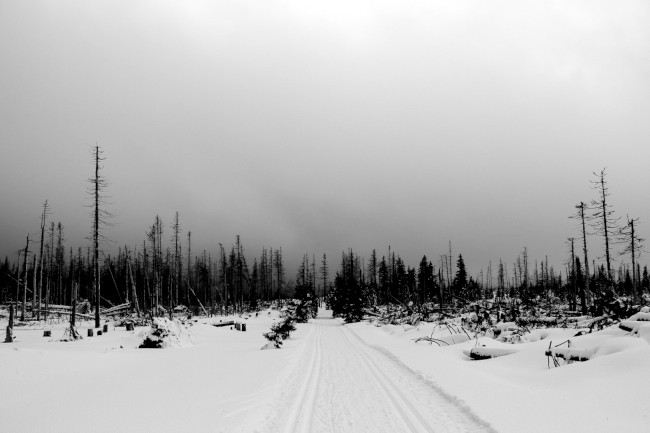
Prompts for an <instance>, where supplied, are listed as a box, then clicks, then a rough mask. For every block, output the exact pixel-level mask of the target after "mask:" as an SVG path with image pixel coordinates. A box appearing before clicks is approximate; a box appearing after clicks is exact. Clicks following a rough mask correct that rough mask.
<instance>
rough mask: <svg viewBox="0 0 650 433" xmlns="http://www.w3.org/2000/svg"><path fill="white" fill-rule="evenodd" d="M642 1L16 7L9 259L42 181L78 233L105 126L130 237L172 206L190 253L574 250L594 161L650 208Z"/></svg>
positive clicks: (120, 236) (5, 196)
mask: <svg viewBox="0 0 650 433" xmlns="http://www.w3.org/2000/svg"><path fill="white" fill-rule="evenodd" d="M649 15H650V13H649V7H648V6H647V5H646V4H645V2H641V1H638V2H626V3H625V4H613V3H610V2H593V1H589V2H571V3H567V2H560V1H551V2H543V3H533V2H519V1H503V2H490V3H489V4H488V3H485V2H464V3H462V4H460V3H458V2H454V3H448V2H423V3H409V4H406V3H404V2H397V1H351V2H350V1H346V2H342V1H341V2H339V1H328V2H324V1H309V2H287V1H277V2H268V1H241V2H220V1H219V2H208V1H205V2H204V1H185V2H181V3H177V2H166V1H156V2H110V3H105V2H92V1H90V2H89V1H84V2H78V1H62V2H57V3H56V4H53V3H50V2H29V3H25V2H3V3H2V4H1V5H0V58H1V59H2V62H1V63H2V65H3V67H2V69H1V70H0V101H2V102H0V143H2V151H1V152H2V160H1V162H0V197H1V198H2V206H1V207H0V221H2V224H1V226H2V227H0V240H1V243H0V247H1V251H0V253H1V254H2V255H5V254H10V255H13V254H14V251H15V250H16V249H18V248H21V247H22V242H23V241H22V239H23V238H24V236H25V234H26V233H27V232H32V233H35V232H36V231H37V230H38V216H39V213H40V205H41V204H42V202H43V201H44V200H45V199H48V200H49V201H50V203H51V205H52V211H53V216H52V218H53V219H55V220H57V221H58V220H61V221H62V222H63V223H64V225H66V232H67V233H68V240H69V243H71V244H72V243H79V244H83V243H84V242H85V241H84V240H83V237H84V236H85V235H86V233H87V231H88V230H89V225H90V223H89V220H88V213H87V212H88V210H87V209H85V208H84V207H83V206H84V204H85V203H86V202H87V197H86V196H85V189H86V186H87V185H85V184H84V182H85V180H86V179H87V178H88V177H90V176H91V175H92V165H91V161H90V156H89V153H88V148H89V146H91V145H94V144H95V143H98V144H99V145H101V146H102V147H103V148H104V150H105V152H106V158H107V159H106V161H105V172H104V173H105V175H106V177H107V178H108V180H109V181H110V183H111V186H110V188H109V192H110V194H111V196H112V199H111V201H112V204H111V205H110V206H109V207H110V210H111V211H112V212H113V213H115V214H116V217H115V223H116V225H115V226H114V227H112V228H108V229H107V234H108V235H109V237H111V238H112V239H114V241H115V243H116V244H118V245H121V244H128V245H136V244H137V245H139V244H140V243H141V242H142V240H143V239H144V233H145V232H146V230H147V227H148V225H149V224H151V222H152V221H153V218H154V216H155V215H156V214H160V216H161V217H162V218H163V219H164V220H165V221H166V223H167V224H169V223H170V222H171V220H172V218H173V215H174V212H175V211H179V212H180V215H181V223H182V225H183V227H184V229H185V230H187V229H189V230H192V232H193V234H194V241H195V242H196V244H195V246H196V249H195V251H198V250H201V249H203V248H205V249H208V250H213V251H215V250H216V246H217V244H218V242H222V243H224V244H227V245H228V244H230V243H231V242H233V240H234V236H235V234H237V233H239V234H241V235H242V237H243V240H244V244H245V246H246V247H247V250H248V252H249V253H251V254H252V253H257V251H258V250H259V249H260V248H261V246H262V245H265V246H267V247H268V246H273V247H279V246H282V247H283V249H284V250H285V252H286V255H287V259H288V260H296V261H297V260H298V258H299V257H300V256H301V254H302V253H303V252H310V253H311V252H313V253H315V254H317V255H320V254H322V253H323V252H326V253H328V255H330V256H331V257H332V258H335V260H338V254H339V253H340V251H341V250H342V249H345V248H346V247H353V248H355V249H356V250H359V251H361V252H364V253H366V252H368V251H370V249H372V248H377V249H380V250H382V251H385V250H386V249H387V246H388V245H389V244H390V245H392V246H393V247H394V248H395V250H396V251H397V252H398V253H400V254H401V255H402V256H403V257H404V258H405V259H407V260H409V261H410V262H411V263H412V264H415V261H416V260H419V258H420V257H421V255H422V254H427V255H429V256H430V257H433V258H437V257H438V256H439V255H440V254H443V253H444V252H445V251H446V249H447V241H448V240H451V241H452V242H453V243H454V250H455V251H460V252H462V253H463V254H464V256H465V257H466V261H467V262H468V264H469V265H470V268H471V269H474V270H477V269H478V268H480V267H485V266H487V263H488V261H489V260H493V261H498V259H499V258H503V259H504V260H506V261H511V260H512V259H514V258H515V257H516V255H517V254H518V253H519V252H520V251H521V250H522V249H523V247H524V245H527V246H528V249H529V252H530V254H531V256H533V257H540V258H541V257H542V256H543V255H545V254H549V258H550V259H551V260H553V261H554V263H555V264H556V266H561V263H562V261H563V260H564V259H565V257H566V246H565V245H564V240H565V238H566V237H567V236H574V235H576V234H577V233H576V230H575V228H574V226H573V222H571V221H569V220H568V219H567V216H568V215H569V214H570V213H571V212H572V210H573V205H574V204H576V203H577V202H579V201H581V200H583V201H588V200H589V199H590V198H591V197H592V196H593V193H592V192H591V191H590V189H589V185H588V182H587V180H588V179H589V178H590V176H591V172H592V171H595V170H599V169H601V168H602V167H604V166H607V167H608V170H609V176H610V181H611V190H612V194H613V196H612V200H613V203H614V205H615V206H616V209H617V211H618V212H619V213H620V214H622V215H624V214H625V213H629V214H630V215H632V216H635V217H636V216H638V217H641V223H642V224H643V221H644V219H645V218H646V215H648V205H647V204H646V203H645V202H646V200H644V199H643V197H642V196H641V195H640V194H642V193H643V190H642V188H641V186H642V185H646V184H648V181H650V174H648V171H647V170H646V169H645V165H646V163H645V161H646V160H647V157H648V156H649V155H648V154H649V151H648V146H647V143H648V142H649V141H648V138H650V126H649V124H648V122H647V118H648V114H649V112H650V110H649V108H650V103H649V102H648V101H650V98H649V96H650V91H649V90H650V85H649V84H648V80H647V77H648V75H649V73H650V59H649V56H648V53H649V52H650V49H649V48H650V47H648V42H649V41H650V34H649V32H650V30H649V29H648V27H647V20H648V17H649ZM593 244H594V248H596V247H597V246H598V245H599V243H598V240H597V239H593ZM384 253H385V252H384Z"/></svg>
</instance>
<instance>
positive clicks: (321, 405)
mask: <svg viewBox="0 0 650 433" xmlns="http://www.w3.org/2000/svg"><path fill="white" fill-rule="evenodd" d="M231 319H235V320H240V321H242V322H244V323H246V324H247V331H246V332H239V331H236V330H232V329H230V326H226V327H214V326H211V324H212V323H213V322H217V323H218V322H219V321H220V320H223V321H226V320H231ZM273 320H277V312H275V311H273V312H263V313H260V315H259V317H255V316H252V317H250V318H248V319H242V318H232V317H216V318H198V319H196V320H195V321H192V322H191V326H189V336H188V337H186V338H184V340H183V341H181V342H180V344H176V345H175V346H176V347H171V348H166V349H137V346H138V345H139V344H140V343H141V342H142V340H143V339H144V335H145V333H146V332H147V331H148V329H147V328H145V327H136V329H135V331H126V330H125V328H124V327H114V326H112V325H110V326H109V331H108V333H106V334H104V335H101V336H95V337H86V328H89V327H91V326H92V323H91V322H86V323H84V322H82V323H81V324H80V326H79V330H80V333H81V334H82V335H83V336H84V338H83V339H82V340H79V341H75V342H60V341H58V340H59V339H60V338H61V337H62V336H63V333H64V329H65V324H64V323H61V324H56V323H55V324H50V325H47V326H46V325H44V324H40V325H33V326H21V327H18V326H17V327H16V328H15V335H16V341H15V342H14V343H9V344H5V343H0V392H2V396H3V397H2V402H1V403H0V432H36V431H39V432H40V431H47V432H82V431H84V432H87V431H93V432H115V431H120V432H143V431H156V432H172V431H174V432H177V431H194V432H259V433H267V432H268V433H271V432H335V431H336V432H362V431H372V432H384V431H385V432H402V431H403V432H411V431H414V432H420V431H423V432H426V431H438V432H450V431H468V432H474V431H477V432H478V431H498V432H513V433H514V432H522V431H526V432H549V431H590V432H605V431H607V432H611V431H645V430H647V429H648V428H649V426H650V419H649V415H648V414H649V412H650V411H649V410H648V407H649V403H650V398H648V397H647V390H648V389H650V346H649V344H648V336H647V335H646V334H644V333H641V334H642V335H641V336H640V337H639V336H631V335H629V333H627V332H625V331H623V330H620V329H618V328H616V327H614V328H609V329H606V330H604V331H600V332H597V333H593V334H590V335H585V336H581V337H573V335H574V334H575V330H566V329H551V330H544V331H536V332H534V333H533V334H530V335H528V336H527V339H526V340H527V341H526V342H524V343H521V344H516V345H508V347H514V348H515V349H517V352H516V353H514V354H512V355H508V356H503V357H499V358H494V359H488V360H482V361H473V360H470V359H469V358H468V357H467V355H466V354H465V353H464V351H467V350H469V349H471V348H472V347H474V346H476V345H477V344H478V345H483V344H484V345H486V346H487V347H493V346H494V347H496V346H501V345H503V344H504V343H499V342H496V341H494V340H491V339H483V340H479V341H478V342H477V341H476V340H470V341H466V342H463V343H460V344H455V345H449V346H447V345H444V344H442V345H441V346H438V345H437V344H429V343H427V342H419V343H414V341H413V340H414V339H416V338H418V337H422V336H432V335H433V336H435V337H437V338H441V339H445V338H447V336H449V335H450V331H449V330H448V329H442V328H439V327H437V328H436V327H434V325H433V324H422V325H418V327H417V328H415V327H410V326H405V327H402V326H381V327H378V326H374V325H373V324H371V323H368V322H363V323H357V324H352V325H341V323H340V321H339V320H338V319H332V318H331V317H328V316H327V312H325V311H321V313H320V315H319V318H318V319H315V320H313V321H310V323H308V324H298V325H297V328H298V329H297V331H296V332H294V333H293V334H292V338H291V339H290V340H287V341H285V343H284V345H283V346H282V349H280V350H260V348H261V347H262V346H263V345H264V344H265V343H266V340H265V339H264V338H263V337H262V333H263V332H266V331H268V330H269V328H270V326H271V324H272V322H273ZM6 325H7V323H6V320H0V327H1V328H0V329H2V330H4V328H5V327H6ZM43 329H51V330H52V337H50V338H48V337H43ZM3 336H4V332H3ZM567 339H571V340H572V343H573V345H574V346H575V347H577V348H590V349H593V348H595V349H594V351H593V352H594V356H593V358H592V359H591V360H589V361H587V362H574V363H571V364H567V365H561V366H559V367H554V366H553V364H551V368H550V369H549V368H548V365H547V358H546V356H545V355H544V352H545V350H546V349H547V348H548V347H549V342H550V341H553V345H556V344H559V343H562V342H564V341H565V340H567Z"/></svg>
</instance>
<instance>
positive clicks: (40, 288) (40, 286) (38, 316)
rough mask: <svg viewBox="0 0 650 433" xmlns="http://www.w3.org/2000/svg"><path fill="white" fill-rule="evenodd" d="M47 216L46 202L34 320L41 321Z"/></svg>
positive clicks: (42, 216) (42, 222) (45, 205)
mask: <svg viewBox="0 0 650 433" xmlns="http://www.w3.org/2000/svg"><path fill="white" fill-rule="evenodd" d="M46 215H47V200H45V203H44V204H43V214H42V215H41V248H40V250H39V254H38V311H37V313H36V319H37V320H39V321H40V320H41V303H42V301H43V299H42V298H43V245H44V243H45V216H46Z"/></svg>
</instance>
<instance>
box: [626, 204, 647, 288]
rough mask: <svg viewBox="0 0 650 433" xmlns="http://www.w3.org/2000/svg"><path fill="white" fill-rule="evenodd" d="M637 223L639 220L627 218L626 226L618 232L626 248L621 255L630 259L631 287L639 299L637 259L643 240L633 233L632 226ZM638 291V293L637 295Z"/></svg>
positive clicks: (639, 285) (639, 286)
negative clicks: (625, 255) (627, 255)
mask: <svg viewBox="0 0 650 433" xmlns="http://www.w3.org/2000/svg"><path fill="white" fill-rule="evenodd" d="M638 221H639V218H632V219H630V217H629V216H628V217H627V224H626V226H625V227H623V228H622V229H621V230H620V235H621V239H622V240H623V241H624V242H625V244H626V247H625V250H623V252H621V255H624V254H630V256H631V258H632V287H633V291H634V294H635V296H638V298H639V299H641V297H642V296H643V287H642V286H641V284H639V282H640V278H639V274H638V270H637V266H636V263H637V259H638V258H639V256H640V255H641V248H642V244H643V241H645V239H643V238H640V237H639V235H638V234H637V233H636V232H635V228H634V224H635V223H636V222H638ZM637 291H638V293H637Z"/></svg>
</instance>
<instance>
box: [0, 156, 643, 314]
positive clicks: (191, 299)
mask: <svg viewBox="0 0 650 433" xmlns="http://www.w3.org/2000/svg"><path fill="white" fill-rule="evenodd" d="M92 156H93V163H94V176H93V177H92V178H91V179H90V180H89V184H90V186H91V188H89V190H90V191H89V192H90V194H89V196H90V199H91V202H92V209H93V212H92V218H91V224H90V225H91V240H92V244H91V245H88V246H87V247H85V248H82V247H76V248H74V247H71V246H67V245H66V239H65V230H64V229H65V228H64V226H63V224H62V223H61V222H58V223H55V222H53V221H49V222H48V217H49V216H50V212H49V204H48V202H47V201H46V202H45V203H44V204H43V209H42V212H41V224H40V233H39V234H40V236H39V237H38V238H37V239H36V240H34V239H31V238H30V235H27V237H26V242H25V247H24V248H22V249H21V250H19V251H18V253H17V255H16V257H15V261H13V262H12V261H10V259H9V257H6V258H5V260H4V262H2V263H0V302H2V303H6V302H10V301H13V302H14V303H16V304H17V305H19V306H20V308H21V310H20V311H21V318H23V319H24V317H25V310H26V309H31V311H32V316H33V317H35V318H37V319H40V318H41V317H46V316H47V314H48V312H49V311H50V310H51V306H52V305H72V304H73V302H76V303H82V304H83V301H84V300H85V301H87V309H88V310H89V311H91V310H94V312H95V319H96V321H97V322H98V321H99V310H100V309H99V308H98V306H100V307H103V308H108V307H110V306H114V305H121V304H126V303H128V304H129V305H130V306H131V308H132V309H133V310H134V311H135V312H137V313H142V314H145V313H149V314H152V315H159V314H165V313H166V312H169V311H171V310H173V309H175V308H178V307H179V306H184V307H188V308H191V309H195V310H197V311H200V310H199V309H202V310H203V311H205V312H212V313H233V312H241V311H245V310H249V309H256V308H258V307H259V306H260V304H265V303H267V304H268V303H269V302H271V301H274V300H278V299H284V298H290V297H297V298H305V297H311V298H321V299H324V298H326V299H327V300H328V302H329V304H330V306H331V307H332V308H333V310H334V311H335V313H336V314H340V315H343V316H346V317H348V318H349V319H350V320H353V319H355V318H356V316H355V315H358V314H359V310H360V309H361V308H372V307H373V306H377V305H386V304H401V305H403V306H405V307H406V308H407V309H409V310H418V309H422V308H423V307H424V306H428V308H434V307H435V308H438V309H441V310H442V309H444V308H446V307H455V306H458V305H463V304H467V303H471V302H475V301H479V300H492V301H493V302H513V301H514V300H517V301H518V302H522V303H531V302H537V301H539V300H544V301H552V300H556V301H559V302H564V303H566V304H568V306H569V308H570V309H573V310H577V309H578V308H579V309H580V310H581V311H582V312H587V310H588V309H589V308H590V307H593V306H594V304H596V302H597V300H598V299H601V298H603V297H607V296H610V297H611V296H629V297H633V298H635V299H636V300H639V299H641V297H642V296H643V295H644V294H647V293H648V291H649V289H650V277H649V276H648V270H647V266H644V267H643V269H641V266H640V264H639V257H640V254H641V252H642V251H643V241H644V240H643V239H642V238H640V237H639V235H638V224H639V219H638V218H630V217H627V220H626V221H625V223H621V221H620V218H618V217H616V216H615V214H614V210H613V208H612V206H611V203H610V200H609V198H610V194H609V189H608V185H607V178H606V171H605V170H604V169H603V170H602V171H600V172H599V173H594V179H593V180H591V183H592V186H593V188H594V190H595V191H596V195H597V198H596V199H594V200H591V201H590V202H589V204H586V203H585V202H580V203H579V204H578V205H576V211H575V213H574V214H573V215H571V218H573V219H575V220H576V221H577V223H578V225H577V230H576V231H577V235H578V236H574V237H569V238H568V246H569V252H568V253H569V254H568V259H567V262H566V266H565V268H564V269H560V270H555V269H554V268H553V266H549V264H548V258H546V257H545V258H544V259H543V260H534V261H531V259H530V258H529V257H528V251H527V248H526V247H524V248H523V250H522V252H521V253H520V254H519V255H518V256H517V258H516V260H515V261H514V263H512V264H511V265H510V266H509V265H507V264H505V263H504V262H503V261H502V260H499V263H498V264H496V263H495V264H494V266H493V264H492V263H491V262H490V263H489V265H488V267H487V270H486V272H484V271H483V270H481V271H480V272H479V273H478V274H477V275H475V276H471V275H469V274H468V272H467V268H466V265H465V262H464V259H463V256H462V254H458V255H457V256H456V257H455V256H454V255H453V254H452V245H451V242H450V243H449V246H448V247H449V249H448V251H446V252H445V254H442V255H440V256H439V258H437V259H435V260H433V259H431V258H428V257H427V256H426V255H424V256H423V257H422V259H421V260H420V262H419V263H418V264H417V265H416V266H414V267H411V266H409V265H407V264H406V263H405V262H404V260H402V258H401V257H400V256H399V254H398V253H397V252H395V251H394V250H392V249H391V247H390V246H388V248H387V251H386V254H383V255H381V257H380V256H379V254H378V253H377V251H376V250H372V251H371V252H370V254H369V256H368V257H367V258H363V257H361V256H360V255H359V254H357V253H355V252H353V251H352V249H349V250H347V251H345V252H343V253H342V256H341V262H340V266H339V268H338V270H337V271H336V272H335V276H334V278H333V279H330V275H329V273H330V267H329V264H328V259H327V256H326V255H325V254H323V255H322V257H319V259H318V260H317V259H316V256H315V255H314V254H311V255H310V254H307V253H306V254H305V255H304V256H303V257H302V261H301V263H300V265H299V267H298V271H297V274H296V276H295V279H291V278H287V276H286V271H285V264H284V260H283V253H282V249H281V248H268V249H267V248H262V251H261V252H258V254H257V255H255V256H254V257H252V262H251V259H250V256H248V257H247V254H246V251H245V249H244V246H243V244H242V241H241V239H240V237H239V236H238V235H237V236H235V240H234V243H232V244H231V245H230V246H229V247H225V246H224V245H222V244H219V248H218V252H217V254H216V255H215V256H213V255H212V253H211V252H207V251H205V250H203V251H201V252H199V253H196V252H194V251H193V250H192V232H191V231H189V230H188V231H187V232H186V233H183V230H182V226H181V220H180V215H179V213H178V212H176V213H175V215H174V217H173V219H172V222H171V223H170V224H165V223H164V222H163V220H162V219H161V218H160V217H159V216H158V215H156V216H155V217H154V218H153V221H152V224H151V225H150V226H149V227H148V228H147V232H146V238H145V239H143V240H142V243H141V245H140V246H138V247H128V246H124V247H121V248H118V251H117V255H115V256H112V255H110V254H105V253H104V252H103V251H102V250H101V248H100V241H101V239H102V236H103V229H104V227H105V226H106V224H107V220H108V219H109V218H110V214H109V213H108V212H107V210H106V203H105V202H104V200H103V197H104V195H103V194H104V188H105V187H106V181H105V179H104V178H103V177H102V176H101V162H102V161H103V160H104V159H103V156H102V151H101V149H100V148H99V147H98V146H96V147H94V148H93V152H92ZM592 232H593V233H592ZM593 235H596V236H597V237H600V238H602V242H603V245H604V252H605V255H604V257H603V259H604V262H603V263H600V264H596V261H595V260H594V259H593V258H592V261H591V262H590V261H589V250H588V248H587V240H588V238H589V236H593ZM617 246H619V247H621V251H620V252H619V254H621V255H623V256H625V257H628V256H629V257H630V261H631V265H630V264H627V263H624V262H620V264H619V266H618V268H617V269H616V268H615V267H614V266H613V262H614V257H613V256H614V249H615V247H617ZM580 249H581V250H582V251H580ZM590 265H591V266H590ZM97 326H98V325H97Z"/></svg>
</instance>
